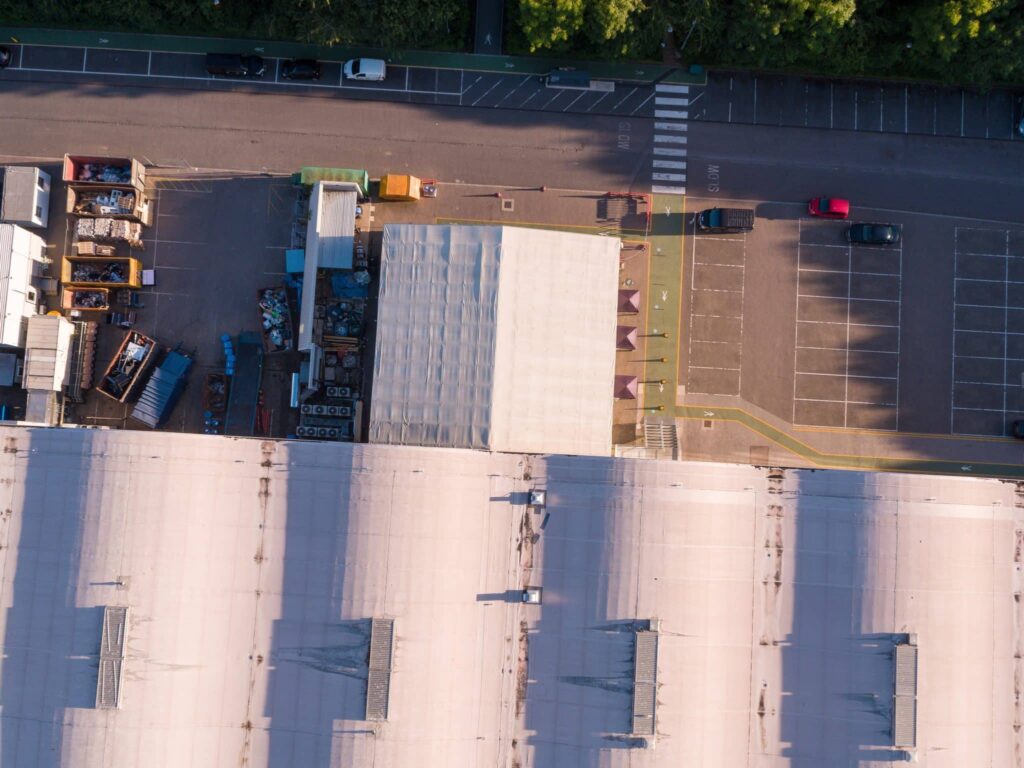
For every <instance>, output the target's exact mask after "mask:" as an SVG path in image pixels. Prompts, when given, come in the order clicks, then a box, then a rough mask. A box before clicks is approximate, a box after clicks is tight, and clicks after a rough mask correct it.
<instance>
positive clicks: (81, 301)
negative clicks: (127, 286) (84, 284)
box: [71, 291, 108, 309]
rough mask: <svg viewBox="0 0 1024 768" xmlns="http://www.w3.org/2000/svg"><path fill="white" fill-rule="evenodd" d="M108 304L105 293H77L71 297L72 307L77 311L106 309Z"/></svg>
mask: <svg viewBox="0 0 1024 768" xmlns="http://www.w3.org/2000/svg"><path fill="white" fill-rule="evenodd" d="M107 304H108V300H107V293H106V292H105V291H75V292H74V293H73V294H72V295H71V306H72V307H74V308H75V309H106V308H107Z"/></svg>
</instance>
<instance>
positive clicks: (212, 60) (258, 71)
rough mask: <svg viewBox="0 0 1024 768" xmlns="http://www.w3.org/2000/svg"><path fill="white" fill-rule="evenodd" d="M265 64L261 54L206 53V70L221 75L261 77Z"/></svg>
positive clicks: (208, 72)
mask: <svg viewBox="0 0 1024 768" xmlns="http://www.w3.org/2000/svg"><path fill="white" fill-rule="evenodd" d="M265 71H266V65H265V64H264V62H263V57H262V56H241V55H239V54H237V53H208V54H206V72H207V74H210V75H221V76H223V77H263V73H264V72H265Z"/></svg>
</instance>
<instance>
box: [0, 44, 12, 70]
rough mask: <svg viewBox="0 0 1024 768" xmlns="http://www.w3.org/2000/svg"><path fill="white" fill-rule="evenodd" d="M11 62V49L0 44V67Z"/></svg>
mask: <svg viewBox="0 0 1024 768" xmlns="http://www.w3.org/2000/svg"><path fill="white" fill-rule="evenodd" d="M10 63H11V49H10V48H7V47H5V46H2V45H0V69H3V68H4V67H6V66H7V65H8V64H10Z"/></svg>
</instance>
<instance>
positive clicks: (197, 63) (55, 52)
mask: <svg viewBox="0 0 1024 768" xmlns="http://www.w3.org/2000/svg"><path fill="white" fill-rule="evenodd" d="M9 47H10V48H11V51H12V63H11V65H10V66H9V67H8V68H7V70H5V71H3V74H2V75H0V76H2V77H15V78H20V77H33V76H35V77H45V76H66V77H72V78H82V77H87V78H88V79H90V80H93V79H95V78H96V77H97V76H100V77H104V78H107V77H109V78H111V81H112V82H122V83H124V82H128V83H133V84H139V83H141V82H145V83H146V84H147V85H151V86H152V85H155V86H164V87H189V88H206V89H240V88H245V89H254V90H271V91H279V92H280V91H289V92H293V93H304V94H306V95H310V96H321V97H328V98H329V97H334V98H337V97H341V98H348V99H359V98H363V99H367V98H369V99H375V100H386V101H401V102H406V103H413V104H436V105H448V106H465V107H476V108H480V109H516V110H530V111H540V112H561V113H570V114H594V115H613V116H619V117H651V116H653V114H654V88H653V87H652V86H649V85H628V84H621V83H618V84H615V85H614V87H613V90H604V91H598V90H591V91H581V90H570V89H561V88H546V87H545V86H544V85H543V84H542V83H541V82H540V79H539V78H538V77H536V76H531V75H518V74H508V75H501V74H489V73H483V72H473V71H467V70H461V69H436V68H424V67H406V66H390V65H389V66H388V69H387V78H386V79H385V80H384V81H383V82H379V83H374V82H361V81H354V80H345V79H344V78H343V77H342V72H341V63H340V62H322V63H321V76H320V79H319V80H318V81H316V82H300V81H289V80H286V79H283V78H281V76H280V67H281V62H282V59H277V58H270V57H267V58H266V59H265V61H266V74H265V75H264V76H263V78H259V79H245V78H230V77H211V76H210V75H208V74H207V73H206V68H205V56H204V55H203V54H195V53H169V52H162V51H128V50H116V49H109V48H70V47H63V46H44V45H12V46H9Z"/></svg>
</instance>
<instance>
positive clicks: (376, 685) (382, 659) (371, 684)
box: [366, 619, 395, 720]
mask: <svg viewBox="0 0 1024 768" xmlns="http://www.w3.org/2000/svg"><path fill="white" fill-rule="evenodd" d="M394 641H395V620H394V619H373V621H372V622H371V623H370V662H369V671H368V674H367V676H366V719H367V720H387V719H388V701H389V698H390V695H391V654H392V651H393V647H394Z"/></svg>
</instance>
